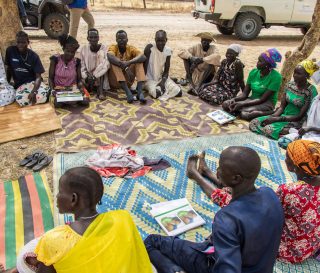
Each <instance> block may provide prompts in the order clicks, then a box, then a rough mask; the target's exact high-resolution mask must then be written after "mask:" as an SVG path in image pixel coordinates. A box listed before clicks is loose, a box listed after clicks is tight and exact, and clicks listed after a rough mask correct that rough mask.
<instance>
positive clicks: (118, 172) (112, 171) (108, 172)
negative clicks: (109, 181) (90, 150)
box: [90, 144, 152, 178]
mask: <svg viewBox="0 0 320 273" xmlns="http://www.w3.org/2000/svg"><path fill="white" fill-rule="evenodd" d="M119 146H120V144H110V145H106V146H100V147H98V150H111V149H112V148H115V147H119ZM128 153H129V154H130V155H131V156H133V157H135V156H137V152H136V151H135V150H130V149H129V148H128ZM90 168H92V169H94V170H95V171H97V172H98V173H99V174H100V175H101V176H103V177H106V178H108V177H111V176H118V177H124V176H128V177H132V178H137V177H139V176H144V175H146V174H147V173H148V172H149V171H150V170H151V169H152V168H151V167H148V166H144V167H142V168H141V169H140V170H137V171H135V172H132V173H130V168H122V167H105V168H97V167H93V166H90Z"/></svg>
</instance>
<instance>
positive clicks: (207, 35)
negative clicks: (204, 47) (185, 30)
mask: <svg viewBox="0 0 320 273" xmlns="http://www.w3.org/2000/svg"><path fill="white" fill-rule="evenodd" d="M195 37H199V38H201V39H207V40H210V41H213V42H215V43H216V42H217V41H216V39H215V38H214V37H213V33H212V32H200V33H198V34H197V35H195Z"/></svg>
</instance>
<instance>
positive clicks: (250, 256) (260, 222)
mask: <svg viewBox="0 0 320 273" xmlns="http://www.w3.org/2000/svg"><path fill="white" fill-rule="evenodd" d="M283 225H284V214H283V209H282V206H281V203H280V201H279V198H278V197H277V195H276V194H275V192H274V191H273V190H272V189H270V188H267V187H261V188H259V189H258V190H256V191H254V192H252V193H249V194H246V195H243V196H241V197H239V198H238V199H236V200H233V201H231V203H230V204H229V205H228V206H226V207H223V208H222V209H221V210H220V211H218V213H217V214H216V216H215V218H214V221H213V226H212V236H211V238H212V242H211V243H212V245H213V246H214V254H213V258H214V260H215V262H214V265H213V267H212V270H211V272H213V273H218V272H219V273H221V272H223V273H231V272H232V273H272V272H273V266H274V263H275V260H276V257H277V253H278V249H279V245H280V239H281V234H282V229H283Z"/></svg>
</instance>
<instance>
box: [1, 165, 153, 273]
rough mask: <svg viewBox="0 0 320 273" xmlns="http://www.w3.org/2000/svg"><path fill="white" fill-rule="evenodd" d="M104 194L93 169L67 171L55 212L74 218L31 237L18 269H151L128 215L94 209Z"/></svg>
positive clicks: (85, 272)
mask: <svg viewBox="0 0 320 273" xmlns="http://www.w3.org/2000/svg"><path fill="white" fill-rule="evenodd" d="M102 195H103V183H102V179H101V177H100V175H99V174H98V173H97V172H96V171H94V170H92V169H90V168H88V167H77V168H72V169H69V170H68V171H67V172H66V173H65V174H64V175H63V176H62V177H61V178H60V181H59V193H58V195H57V206H58V208H59V213H72V214H74V215H75V222H73V223H71V224H70V225H63V226H57V227H55V228H54V229H52V230H50V231H48V232H46V233H45V234H44V235H43V236H42V237H41V238H40V239H35V240H38V242H36V243H34V242H33V241H31V242H32V243H31V242H30V243H29V247H27V248H25V251H26V253H25V254H24V255H21V254H23V253H20V255H19V257H20V258H21V259H23V261H19V260H18V261H17V265H18V271H19V270H20V268H24V267H25V264H26V263H27V266H28V268H30V269H32V270H33V271H34V272H38V273H44V272H46V273H50V272H52V273H55V272H57V273H61V272H68V273H80V272H81V273H92V272H94V273H106V272H109V273H119V272H132V273H152V267H151V263H150V260H149V258H148V254H147V251H146V249H145V247H144V244H143V241H142V239H141V237H140V234H139V232H138V229H137V228H136V226H135V224H134V222H133V220H132V218H131V216H130V214H129V213H128V212H127V211H124V210H115V211H109V212H106V213H101V214H99V213H97V210H96V205H97V204H98V202H100V199H101V198H102ZM32 248H33V249H34V250H32ZM30 250H31V253H30ZM0 272H1V270H0ZM5 272H6V271H5ZM8 272H16V271H13V270H12V271H8Z"/></svg>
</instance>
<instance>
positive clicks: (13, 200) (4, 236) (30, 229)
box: [0, 172, 53, 268]
mask: <svg viewBox="0 0 320 273" xmlns="http://www.w3.org/2000/svg"><path fill="white" fill-rule="evenodd" d="M52 207H53V205H52V200H51V191H50V189H49V187H48V183H47V178H46V175H45V173H42V172H41V173H33V174H29V175H26V176H22V177H20V178H19V179H18V180H12V181H5V182H2V181H0V263H1V264H3V265H4V266H5V267H6V268H11V267H14V266H15V265H16V257H17V255H18V253H19V251H20V249H21V248H22V247H23V246H24V245H25V244H27V243H28V242H29V241H31V240H32V239H34V238H37V237H40V236H41V235H42V234H43V233H45V232H46V231H48V230H50V229H52V228H53V217H52V211H53V210H52Z"/></svg>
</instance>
